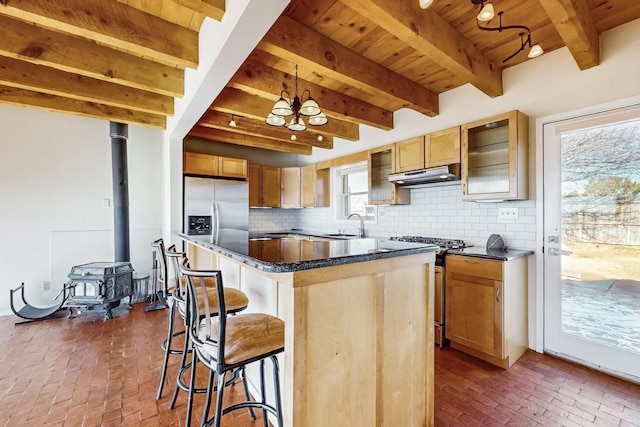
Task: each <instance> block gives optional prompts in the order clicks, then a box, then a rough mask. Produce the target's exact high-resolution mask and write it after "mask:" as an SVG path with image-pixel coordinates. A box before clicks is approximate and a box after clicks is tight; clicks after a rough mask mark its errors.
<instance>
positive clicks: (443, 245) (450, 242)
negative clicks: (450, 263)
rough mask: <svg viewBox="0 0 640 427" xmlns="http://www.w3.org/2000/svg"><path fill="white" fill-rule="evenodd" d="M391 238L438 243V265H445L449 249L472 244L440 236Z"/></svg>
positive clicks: (394, 238) (391, 238)
mask: <svg viewBox="0 0 640 427" xmlns="http://www.w3.org/2000/svg"><path fill="white" fill-rule="evenodd" d="M389 240H397V241H399V242H412V243H424V244H427V245H437V246H438V247H439V248H440V249H438V251H437V252H436V266H444V256H445V254H446V252H447V251H448V250H451V249H462V248H466V247H468V246H470V245H467V244H466V243H465V242H464V241H462V240H460V239H443V238H440V237H425V236H395V237H390V238H389Z"/></svg>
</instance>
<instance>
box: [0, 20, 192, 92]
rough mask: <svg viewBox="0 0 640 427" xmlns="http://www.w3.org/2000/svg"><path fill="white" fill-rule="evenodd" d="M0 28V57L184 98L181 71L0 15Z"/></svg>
mask: <svg viewBox="0 0 640 427" xmlns="http://www.w3.org/2000/svg"><path fill="white" fill-rule="evenodd" d="M1 9H2V8H0V10H1ZM0 28H2V37H3V42H2V44H0V55H3V56H7V57H10V58H14V59H20V60H23V61H27V62H29V63H32V64H38V65H45V66H48V67H52V68H56V69H58V70H62V71H66V72H69V73H76V74H80V75H84V76H88V77H93V78H95V79H99V80H104V81H109V82H114V83H118V84H122V85H124V86H128V87H134V88H137V89H142V90H149V91H154V92H157V93H160V94H162V95H169V96H173V97H176V96H177V97H182V96H183V95H184V70H181V69H178V68H174V67H169V66H167V65H164V64H159V63H157V62H152V61H149V60H146V59H142V58H139V57H137V56H134V55H130V54H126V53H123V52H120V51H117V50H114V49H111V48H108V47H106V46H101V45H98V44H96V43H93V42H91V41H88V40H84V39H81V38H78V37H74V36H69V35H65V34H61V33H58V32H56V31H53V30H49V29H45V28H41V27H38V26H37V25H33V24H28V23H26V22H22V21H20V20H17V19H13V18H9V17H5V16H2V15H0Z"/></svg>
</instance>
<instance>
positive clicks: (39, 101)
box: [0, 85, 166, 129]
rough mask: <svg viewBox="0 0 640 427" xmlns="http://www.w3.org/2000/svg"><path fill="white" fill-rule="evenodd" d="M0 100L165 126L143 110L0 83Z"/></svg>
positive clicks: (106, 118)
mask: <svg viewBox="0 0 640 427" xmlns="http://www.w3.org/2000/svg"><path fill="white" fill-rule="evenodd" d="M0 102H1V103H5V104H11V105H18V106H23V107H24V106H30V107H33V108H39V109H42V110H47V111H56V112H59V113H69V114H75V115H78V116H86V117H93V118H96V119H102V120H113V121H118V122H123V123H132V124H139V125H143V126H149V127H155V128H161V129H164V128H165V127H166V118H165V117H164V116H160V115H157V114H150V113H143V112H140V111H133V110H130V109H124V108H118V107H112V106H109V105H102V104H96V103H94V102H87V101H79V100H76V99H70V98H62V97H59V96H55V95H48V94H44V93H40V92H34V91H31V90H26V89H20V88H14V87H9V86H3V85H0Z"/></svg>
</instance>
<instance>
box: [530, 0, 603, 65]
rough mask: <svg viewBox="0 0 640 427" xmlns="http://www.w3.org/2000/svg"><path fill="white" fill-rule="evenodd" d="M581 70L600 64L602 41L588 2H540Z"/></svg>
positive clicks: (571, 0)
mask: <svg viewBox="0 0 640 427" xmlns="http://www.w3.org/2000/svg"><path fill="white" fill-rule="evenodd" d="M540 3H541V4H542V7H543V8H544V10H545V11H546V13H547V15H549V18H550V19H551V22H553V25H554V26H555V28H556V30H557V31H558V33H559V34H560V37H561V38H562V40H563V41H564V44H565V45H566V46H567V48H568V49H569V52H571V55H572V56H573V58H574V60H575V61H576V63H577V64H578V67H579V68H580V69H581V70H586V69H589V68H591V67H595V66H596V65H599V64H600V40H599V37H598V32H597V31H596V27H595V24H594V22H593V19H592V18H591V14H590V13H589V5H588V4H587V2H586V0H540Z"/></svg>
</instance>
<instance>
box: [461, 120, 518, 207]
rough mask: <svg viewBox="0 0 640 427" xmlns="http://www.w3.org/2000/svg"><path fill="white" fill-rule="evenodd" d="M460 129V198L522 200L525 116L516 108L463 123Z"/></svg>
mask: <svg viewBox="0 0 640 427" xmlns="http://www.w3.org/2000/svg"><path fill="white" fill-rule="evenodd" d="M461 133H462V199H463V200H479V201H482V200H485V201H489V200H496V201H501V200H526V199H527V197H528V193H527V192H528V186H529V185H528V184H529V180H528V178H529V173H528V149H529V148H528V146H529V118H528V117H527V116H526V115H524V114H523V113H521V112H520V111H517V110H516V111H511V112H509V113H505V114H501V115H497V116H493V117H489V118H486V119H482V120H477V121H475V122H471V123H467V124H465V125H463V126H462V127H461Z"/></svg>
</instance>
